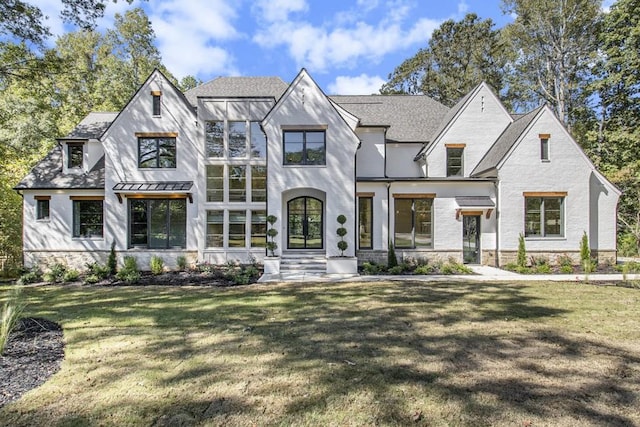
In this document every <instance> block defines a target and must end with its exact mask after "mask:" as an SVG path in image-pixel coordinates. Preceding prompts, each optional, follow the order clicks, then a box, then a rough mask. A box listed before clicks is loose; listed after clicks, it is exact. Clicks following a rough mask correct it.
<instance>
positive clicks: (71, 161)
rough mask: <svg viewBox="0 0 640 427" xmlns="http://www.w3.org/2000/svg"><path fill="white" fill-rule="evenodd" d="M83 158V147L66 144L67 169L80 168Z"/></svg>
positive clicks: (81, 145)
mask: <svg viewBox="0 0 640 427" xmlns="http://www.w3.org/2000/svg"><path fill="white" fill-rule="evenodd" d="M83 157H84V145H83V144H74V143H70V142H69V143H67V167H68V168H69V169H73V168H81V167H82V161H83Z"/></svg>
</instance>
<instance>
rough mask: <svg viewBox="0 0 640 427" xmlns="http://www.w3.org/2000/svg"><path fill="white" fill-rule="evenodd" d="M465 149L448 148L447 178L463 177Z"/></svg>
mask: <svg viewBox="0 0 640 427" xmlns="http://www.w3.org/2000/svg"><path fill="white" fill-rule="evenodd" d="M463 156H464V148H463V147H447V176H462V175H463V170H464V169H463Z"/></svg>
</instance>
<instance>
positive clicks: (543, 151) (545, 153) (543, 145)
mask: <svg viewBox="0 0 640 427" xmlns="http://www.w3.org/2000/svg"><path fill="white" fill-rule="evenodd" d="M540 160H542V161H549V136H548V135H540Z"/></svg>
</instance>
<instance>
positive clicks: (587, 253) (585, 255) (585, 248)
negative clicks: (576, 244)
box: [580, 231, 594, 273]
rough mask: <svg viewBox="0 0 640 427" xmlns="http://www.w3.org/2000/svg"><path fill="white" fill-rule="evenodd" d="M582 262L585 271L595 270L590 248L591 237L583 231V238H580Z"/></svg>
mask: <svg viewBox="0 0 640 427" xmlns="http://www.w3.org/2000/svg"><path fill="white" fill-rule="evenodd" d="M580 264H582V268H583V269H584V272H585V273H591V272H592V271H593V270H594V265H593V264H594V263H593V262H592V261H591V249H590V248H589V237H588V236H587V232H586V231H583V232H582V240H580Z"/></svg>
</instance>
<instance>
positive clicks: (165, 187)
mask: <svg viewBox="0 0 640 427" xmlns="http://www.w3.org/2000/svg"><path fill="white" fill-rule="evenodd" d="M191 187H193V181H147V182H119V183H117V184H116V185H114V186H113V192H114V193H115V194H116V196H118V200H119V201H120V203H122V195H123V194H124V195H130V196H129V197H131V196H132V195H138V196H140V197H147V198H148V197H153V196H160V197H171V196H174V197H175V196H179V197H183V198H188V199H189V202H190V203H193V197H192V195H191V192H190V190H191Z"/></svg>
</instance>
